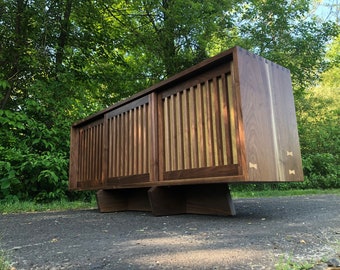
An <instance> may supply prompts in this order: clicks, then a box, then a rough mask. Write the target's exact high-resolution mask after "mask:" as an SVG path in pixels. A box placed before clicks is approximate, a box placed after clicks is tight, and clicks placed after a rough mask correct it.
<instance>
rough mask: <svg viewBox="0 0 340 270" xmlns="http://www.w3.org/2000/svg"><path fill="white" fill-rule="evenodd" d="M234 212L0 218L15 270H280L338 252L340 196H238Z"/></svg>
mask: <svg viewBox="0 0 340 270" xmlns="http://www.w3.org/2000/svg"><path fill="white" fill-rule="evenodd" d="M234 203H235V208H236V216H235V217H215V216H203V215H177V216H164V217H154V216H152V215H151V214H150V213H145V212H119V213H108V214H101V213H99V212H98V211H97V210H84V211H67V212H45V213H29V214H11V215H0V242H1V245H2V248H3V249H5V250H7V251H8V254H9V256H10V258H11V260H12V262H13V263H14V264H13V266H14V267H15V268H16V269H129V268H130V269H178V268H181V269H275V267H276V266H280V265H281V266H282V265H284V263H287V262H289V261H292V262H304V261H309V260H312V261H317V260H319V259H324V258H329V257H334V256H335V257H336V256H338V254H337V253H338V252H339V251H340V196H338V195H317V196H293V197H277V198H256V199H236V200H234Z"/></svg>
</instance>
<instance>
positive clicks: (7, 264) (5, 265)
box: [0, 248, 12, 270]
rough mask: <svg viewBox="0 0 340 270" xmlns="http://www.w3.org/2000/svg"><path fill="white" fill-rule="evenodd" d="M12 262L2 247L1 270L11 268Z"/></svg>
mask: <svg viewBox="0 0 340 270" xmlns="http://www.w3.org/2000/svg"><path fill="white" fill-rule="evenodd" d="M11 269H12V267H11V264H10V262H9V261H8V259H7V254H6V252H5V251H4V250H2V249H1V248H0V270H11Z"/></svg>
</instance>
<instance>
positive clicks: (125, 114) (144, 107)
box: [104, 96, 150, 185]
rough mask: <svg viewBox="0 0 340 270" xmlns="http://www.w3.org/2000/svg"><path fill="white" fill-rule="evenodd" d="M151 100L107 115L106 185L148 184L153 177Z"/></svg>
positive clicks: (128, 105) (130, 104)
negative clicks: (151, 176)
mask: <svg viewBox="0 0 340 270" xmlns="http://www.w3.org/2000/svg"><path fill="white" fill-rule="evenodd" d="M149 118H150V109H149V96H145V97H143V98H140V99H138V100H136V101H134V102H131V103H129V104H127V105H125V106H122V107H119V108H117V109H115V110H112V111H110V112H108V113H106V114H105V125H106V129H107V130H106V134H107V136H106V139H105V149H106V150H105V151H106V158H105V160H106V163H105V166H106V168H104V171H105V172H106V175H105V176H104V178H105V179H106V184H109V185H127V184H131V183H139V182H147V181H148V180H149V176H150V147H149V146H150V131H149V128H150V126H149V125H150V123H149Z"/></svg>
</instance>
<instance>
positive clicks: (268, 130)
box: [235, 48, 279, 182]
mask: <svg viewBox="0 0 340 270" xmlns="http://www.w3.org/2000/svg"><path fill="white" fill-rule="evenodd" d="M265 65H266V63H265V61H264V59H263V58H261V57H257V56H255V55H252V54H250V53H249V52H247V51H245V50H243V49H241V48H238V52H237V71H238V76H236V78H235V80H236V85H239V89H240V98H241V100H240V103H241V112H242V124H243V130H244V140H245V155H246V164H245V166H246V169H247V170H248V179H246V180H248V181H256V182H261V181H277V180H278V179H279V175H278V168H277V164H276V162H275V160H276V158H277V154H276V149H275V143H274V142H275V132H274V130H275V127H274V126H273V121H272V119H273V117H274V116H273V111H272V109H273V104H272V101H271V96H270V92H269V81H268V76H267V71H266V68H265ZM237 77H238V78H237ZM237 80H239V81H237Z"/></svg>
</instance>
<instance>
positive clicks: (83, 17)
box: [0, 0, 340, 201]
mask: <svg viewBox="0 0 340 270" xmlns="http://www.w3.org/2000/svg"><path fill="white" fill-rule="evenodd" d="M309 6H310V5H309V1H305V0H299V1H293V2H292V1H286V0H280V1H273V0H270V1H260V0H252V1H247V2H244V1H238V0H233V1H227V0H223V1H220V0H219V1H217V0H209V1H191V0H190V1H174V0H166V1H156V0H150V1H140V0H136V1H112V0H109V1H71V0H60V1H40V0H39V1H24V0H18V1H10V0H2V1H0V15H1V16H0V25H1V28H0V36H1V39H0V124H1V125H0V138H1V141H0V152H1V156H0V187H1V189H0V200H7V201H16V200H23V199H24V200H26V199H34V200H36V201H51V200H59V199H62V198H74V197H77V196H79V195H78V194H75V193H70V192H68V190H67V180H68V157H69V128H70V125H71V123H72V122H73V121H75V120H77V119H80V118H83V117H85V116H87V115H89V114H91V113H93V112H96V111H98V110H99V109H102V108H104V107H106V106H108V105H111V104H112V103H114V102H117V101H119V100H121V99H122V98H125V97H128V96H130V95H132V94H134V93H135V92H137V91H140V90H142V89H144V88H146V87H148V86H150V85H152V84H154V83H155V82H158V81H159V80H162V79H165V78H167V77H168V76H170V75H172V74H174V73H177V72H179V71H181V70H183V69H184V68H187V67H189V66H191V65H193V64H196V63H198V62H199V61H201V60H203V59H204V58H207V57H208V56H212V55H215V54H217V53H219V52H220V51H222V50H224V49H226V48H229V47H232V46H234V45H240V46H243V47H245V48H246V49H249V50H252V51H254V52H256V53H259V54H261V55H262V56H264V57H267V58H269V59H270V60H273V61H275V62H278V63H279V64H282V65H284V66H286V67H288V68H289V69H290V70H291V72H292V76H293V81H294V87H295V90H301V91H299V93H297V95H296V99H297V108H298V119H299V130H300V135H301V146H302V151H303V161H304V166H305V174H306V179H307V181H306V186H303V187H307V186H308V185H309V183H310V185H311V186H313V187H314V186H315V187H316V186H318V187H330V186H332V185H333V184H332V183H333V182H334V181H335V180H334V181H333V180H332V179H333V178H334V179H337V178H338V176H339V167H338V165H337V164H339V156H338V154H337V153H339V145H340V144H339V129H338V126H339V120H338V115H339V107H338V105H336V104H335V103H334V102H333V100H335V99H334V96H335V95H333V94H330V95H328V96H327V99H326V98H325V96H324V93H325V87H328V88H327V89H333V90H329V91H328V90H327V91H328V92H329V93H333V92H334V91H338V90H336V89H338V85H337V82H338V81H339V77H338V74H340V72H339V65H336V64H338V63H339V54H338V52H339V47H338V46H339V45H336V44H337V43H336V42H335V43H334V44H333V45H332V46H331V47H330V49H329V54H328V55H327V57H326V58H325V57H324V56H325V52H326V44H327V43H328V41H330V40H331V39H332V38H333V37H334V36H336V35H338V31H339V26H338V25H335V24H334V23H330V22H324V23H321V22H319V21H318V20H317V19H316V18H314V17H313V16H310V14H309ZM338 38H339V37H338ZM325 69H327V71H326V72H324V73H321V72H323V71H324V70H325ZM320 74H322V79H323V82H322V83H323V86H322V90H320V93H322V95H319V94H315V95H310V94H307V92H304V91H305V90H306V89H308V87H310V85H313V84H316V82H317V79H318V78H319V75H320ZM332 78H334V80H332ZM336 78H337V79H336ZM302 90H304V91H302ZM327 91H326V92H327ZM330 104H332V105H331V106H330ZM326 108H328V109H329V108H331V110H330V111H326ZM324 160H326V161H327V162H329V165H325V164H324V162H323V161H324ZM332 164H333V165H334V166H332ZM318 178H320V179H322V181H320V180H319V181H317V179H318ZM332 181H333V182H332ZM334 185H338V183H334ZM249 187H252V186H249ZM260 187H261V185H259V186H256V187H254V188H260ZM283 187H289V186H287V185H284V186H283V185H282V186H280V187H275V188H283ZM262 188H267V186H262ZM84 196H86V195H84Z"/></svg>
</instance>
